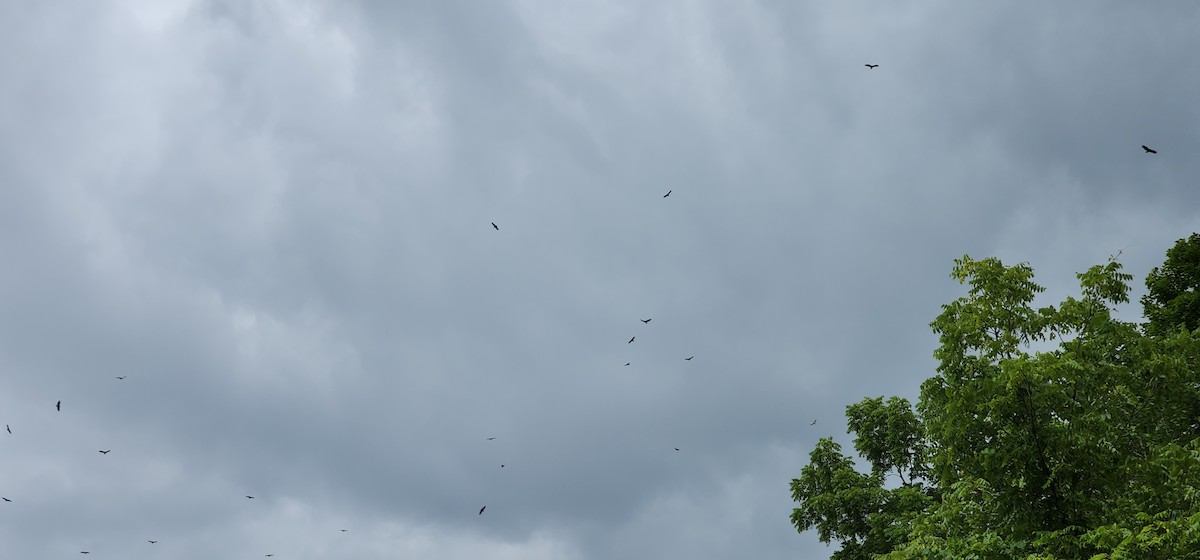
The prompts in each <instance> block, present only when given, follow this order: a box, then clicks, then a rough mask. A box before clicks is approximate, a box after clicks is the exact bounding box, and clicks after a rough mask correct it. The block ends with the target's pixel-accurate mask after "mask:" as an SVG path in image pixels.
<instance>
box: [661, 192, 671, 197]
mask: <svg viewBox="0 0 1200 560" xmlns="http://www.w3.org/2000/svg"><path fill="white" fill-rule="evenodd" d="M668 196H671V191H667V194H664V195H663V198H667V197H668Z"/></svg>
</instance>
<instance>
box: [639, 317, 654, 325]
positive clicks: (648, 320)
mask: <svg viewBox="0 0 1200 560" xmlns="http://www.w3.org/2000/svg"><path fill="white" fill-rule="evenodd" d="M638 320H639V321H641V322H643V323H646V324H647V325H649V324H650V321H653V320H654V318H653V317H651V318H650V319H638Z"/></svg>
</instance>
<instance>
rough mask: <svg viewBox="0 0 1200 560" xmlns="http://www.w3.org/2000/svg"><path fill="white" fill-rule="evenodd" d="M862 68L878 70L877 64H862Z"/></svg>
mask: <svg viewBox="0 0 1200 560" xmlns="http://www.w3.org/2000/svg"><path fill="white" fill-rule="evenodd" d="M863 66H866V67H867V68H870V69H871V70H874V69H876V68H879V65H878V64H864V65H863Z"/></svg>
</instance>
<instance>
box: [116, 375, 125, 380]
mask: <svg viewBox="0 0 1200 560" xmlns="http://www.w3.org/2000/svg"><path fill="white" fill-rule="evenodd" d="M117 379H125V376H124V375H118V376H117Z"/></svg>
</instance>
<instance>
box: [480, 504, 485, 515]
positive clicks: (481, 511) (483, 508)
mask: <svg viewBox="0 0 1200 560" xmlns="http://www.w3.org/2000/svg"><path fill="white" fill-rule="evenodd" d="M485 509H487V506H483V507H481V508H479V515H483V510H485Z"/></svg>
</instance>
